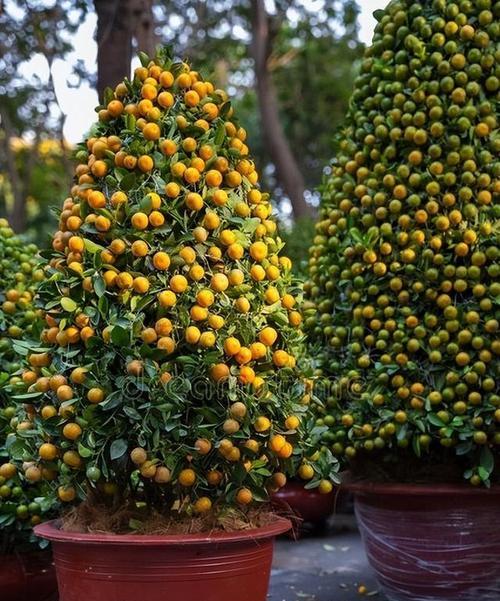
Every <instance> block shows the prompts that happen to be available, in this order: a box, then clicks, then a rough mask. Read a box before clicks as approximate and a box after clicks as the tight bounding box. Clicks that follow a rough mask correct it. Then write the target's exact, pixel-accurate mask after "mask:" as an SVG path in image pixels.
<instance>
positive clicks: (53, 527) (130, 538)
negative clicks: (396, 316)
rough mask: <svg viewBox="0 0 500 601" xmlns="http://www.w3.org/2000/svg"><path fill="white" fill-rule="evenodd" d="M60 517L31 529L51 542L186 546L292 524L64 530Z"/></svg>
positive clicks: (264, 533) (268, 533)
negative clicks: (189, 530) (164, 530)
mask: <svg viewBox="0 0 500 601" xmlns="http://www.w3.org/2000/svg"><path fill="white" fill-rule="evenodd" d="M60 523H61V521H60V520H50V521H48V522H44V523H43V524H39V525H38V526H35V528H34V531H35V534H36V535H37V536H39V537H40V538H45V539H47V540H49V541H51V542H62V543H73V544H81V545H99V544H103V543H104V544H106V545H113V546H130V545H132V546H157V547H163V546H189V545H200V544H217V543H223V544H225V543H239V542H244V541H250V540H263V539H268V538H274V537H276V536H278V535H279V534H284V533H285V532H288V530H290V529H291V528H292V523H291V522H290V520H288V519H286V518H283V517H281V516H274V519H273V521H272V522H271V523H269V524H267V525H265V526H261V527H260V528H250V529H248V530H235V531H231V532H224V531H221V532H214V533H199V534H169V535H163V534H110V533H100V532H99V533H92V534H89V533H82V532H65V531H63V530H61V529H60V527H59V526H60Z"/></svg>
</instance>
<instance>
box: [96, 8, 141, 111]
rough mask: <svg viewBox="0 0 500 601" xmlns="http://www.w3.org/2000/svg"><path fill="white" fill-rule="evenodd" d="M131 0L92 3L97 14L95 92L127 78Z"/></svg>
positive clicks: (131, 26)
mask: <svg viewBox="0 0 500 601" xmlns="http://www.w3.org/2000/svg"><path fill="white" fill-rule="evenodd" d="M131 3H132V0H94V6H95V11H96V14H97V93H98V94H99V100H101V99H102V97H103V93H104V90H105V88H106V87H107V86H110V87H112V88H114V87H115V86H116V85H117V84H118V83H119V82H120V81H121V80H122V79H123V78H124V77H128V76H129V75H130V64H131V62H132V37H133V33H134V30H135V23H134V21H133V18H132V12H131V8H132V7H131Z"/></svg>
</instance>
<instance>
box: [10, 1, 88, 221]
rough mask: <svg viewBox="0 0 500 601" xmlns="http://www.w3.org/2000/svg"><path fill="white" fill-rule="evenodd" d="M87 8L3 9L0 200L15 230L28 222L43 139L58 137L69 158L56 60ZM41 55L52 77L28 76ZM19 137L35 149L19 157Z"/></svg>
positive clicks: (18, 4) (19, 4) (67, 4)
mask: <svg viewBox="0 0 500 601" xmlns="http://www.w3.org/2000/svg"><path fill="white" fill-rule="evenodd" d="M86 9H87V5H86V2H85V1H84V0H63V1H61V2H57V3H55V4H53V5H50V6H47V3H45V2H27V1H21V0H16V1H14V0H13V1H10V2H9V3H8V6H7V7H2V10H0V32H1V33H0V148H1V153H0V171H1V172H2V174H3V178H2V187H1V191H0V203H1V204H2V205H3V206H2V212H4V213H5V214H7V215H8V217H9V219H10V222H11V225H12V227H13V228H14V229H15V230H16V231H24V230H25V229H26V226H27V199H28V197H29V196H30V187H31V185H32V176H33V175H34V172H35V170H36V167H37V165H38V164H39V158H40V155H39V153H38V152H37V149H38V147H39V143H40V142H41V141H42V140H44V139H47V138H52V139H56V140H58V141H59V143H60V145H61V151H62V154H61V157H62V158H63V160H64V157H65V150H66V149H65V147H64V143H63V135H62V127H63V124H64V115H63V113H62V111H61V109H60V107H59V102H58V98H57V94H56V90H55V85H54V78H53V65H54V61H56V60H57V59H59V58H65V57H66V56H67V54H68V53H69V51H70V50H71V49H72V46H71V43H70V41H69V40H70V38H71V34H73V33H74V32H75V31H76V30H77V29H78V26H79V23H80V22H81V19H82V16H83V14H85V12H86ZM39 59H42V61H45V63H46V66H47V73H48V76H47V77H45V78H42V77H41V76H39V75H37V74H35V75H33V76H30V77H24V76H23V72H24V68H25V67H26V65H27V63H28V61H33V60H39ZM16 137H23V138H24V139H25V140H27V141H30V142H31V147H32V148H33V149H34V152H32V153H30V154H29V156H27V157H26V160H23V161H21V162H20V161H19V160H18V159H19V157H18V156H16V152H17V151H18V150H19V146H18V145H17V146H16V144H15V143H14V144H13V143H12V142H13V140H14V139H15V138H16ZM63 165H65V162H63ZM68 169H69V165H68ZM68 173H69V171H68ZM61 175H62V176H63V177H64V175H65V174H64V173H62V174H61Z"/></svg>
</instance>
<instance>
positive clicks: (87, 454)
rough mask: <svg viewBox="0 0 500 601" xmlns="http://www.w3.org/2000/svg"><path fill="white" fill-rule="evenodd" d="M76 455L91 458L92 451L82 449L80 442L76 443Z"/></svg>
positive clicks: (85, 448)
mask: <svg viewBox="0 0 500 601" xmlns="http://www.w3.org/2000/svg"><path fill="white" fill-rule="evenodd" d="M78 453H79V454H80V455H81V456H82V457H91V456H92V451H91V450H90V449H87V447H84V446H83V445H82V443H81V442H79V443H78Z"/></svg>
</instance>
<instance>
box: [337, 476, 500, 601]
mask: <svg viewBox="0 0 500 601" xmlns="http://www.w3.org/2000/svg"><path fill="white" fill-rule="evenodd" d="M349 488H350V489H351V490H352V491H353V492H354V493H355V510H356V516H357V519H358V524H359V527H360V531H361V535H362V537H363V540H364V543H365V547H366V553H367V556H368V560H369V562H370V564H371V565H372V567H373V568H374V570H375V572H376V573H377V578H378V580H379V582H380V584H381V585H382V588H383V590H384V593H385V594H386V596H387V598H388V599H389V601H498V599H500V529H499V528H498V527H497V524H498V521H499V519H500V489H491V490H485V489H474V488H472V487H470V488H466V487H461V486H429V487H423V486H416V485H390V484H374V485H370V484H353V485H350V486H349Z"/></svg>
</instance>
